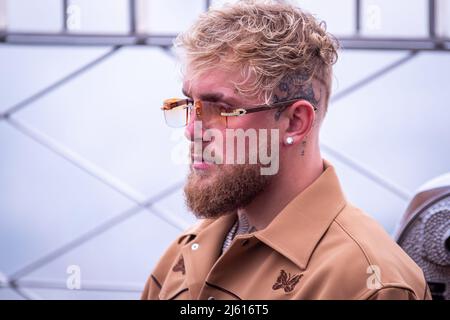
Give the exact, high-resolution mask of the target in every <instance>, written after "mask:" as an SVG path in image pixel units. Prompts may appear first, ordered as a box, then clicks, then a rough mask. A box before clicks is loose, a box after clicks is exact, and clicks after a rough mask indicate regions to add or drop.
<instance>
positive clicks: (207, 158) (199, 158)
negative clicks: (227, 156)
mask: <svg viewBox="0 0 450 320" xmlns="http://www.w3.org/2000/svg"><path fill="white" fill-rule="evenodd" d="M198 143H201V142H198ZM197 148H198V150H196V148H195V142H194V143H191V145H190V148H189V151H190V154H189V159H190V160H191V163H193V162H209V163H213V164H217V165H218V164H223V163H224V162H223V160H224V155H222V154H221V153H220V152H218V151H217V150H215V149H214V146H213V145H212V144H208V145H207V146H206V147H205V146H204V145H203V144H202V145H201V147H197ZM219 149H220V148H219Z"/></svg>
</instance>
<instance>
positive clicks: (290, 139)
mask: <svg viewBox="0 0 450 320" xmlns="http://www.w3.org/2000/svg"><path fill="white" fill-rule="evenodd" d="M286 143H287V144H293V143H294V138H292V137H287V138H286Z"/></svg>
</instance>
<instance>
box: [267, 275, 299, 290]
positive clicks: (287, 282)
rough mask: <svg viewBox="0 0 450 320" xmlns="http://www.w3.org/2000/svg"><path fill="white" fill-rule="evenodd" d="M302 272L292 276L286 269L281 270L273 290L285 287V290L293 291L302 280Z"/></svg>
mask: <svg viewBox="0 0 450 320" xmlns="http://www.w3.org/2000/svg"><path fill="white" fill-rule="evenodd" d="M302 276H303V275H302V274H296V275H293V276H292V277H291V274H290V273H289V275H288V274H287V273H286V271H284V270H281V272H280V275H279V276H278V278H277V281H276V282H275V283H274V285H273V286H272V289H273V290H278V289H281V288H283V289H284V292H286V293H287V292H291V291H292V290H294V288H295V286H296V285H297V283H298V282H299V281H300V278H301V277H302Z"/></svg>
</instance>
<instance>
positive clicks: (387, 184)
mask: <svg viewBox="0 0 450 320" xmlns="http://www.w3.org/2000/svg"><path fill="white" fill-rule="evenodd" d="M320 145H321V147H322V148H323V149H324V151H325V152H327V153H329V154H330V155H332V156H333V157H335V158H336V159H338V160H339V161H340V162H342V163H344V164H346V165H347V166H349V167H350V168H351V169H352V170H354V171H356V172H358V173H359V174H361V175H363V176H364V177H366V178H368V179H369V180H371V181H373V182H375V183H376V184H377V185H379V186H381V187H383V188H384V189H386V190H388V191H390V192H391V193H393V194H395V195H396V196H397V197H399V198H400V199H402V200H406V201H407V200H409V199H410V198H411V195H410V194H409V192H408V191H407V190H406V189H405V188H403V187H400V186H398V185H396V184H395V183H393V182H391V181H389V180H388V179H386V178H385V177H382V176H381V175H380V174H377V173H375V172H373V171H371V170H369V169H368V168H366V167H364V166H362V165H361V164H359V163H357V162H356V161H354V160H352V159H351V158H350V157H348V156H345V155H344V154H342V153H340V152H338V151H336V150H334V149H333V148H331V147H329V146H328V145H326V144H325V143H323V142H322V143H321V144H320Z"/></svg>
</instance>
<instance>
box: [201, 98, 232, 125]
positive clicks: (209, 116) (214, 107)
mask: <svg viewBox="0 0 450 320" xmlns="http://www.w3.org/2000/svg"><path fill="white" fill-rule="evenodd" d="M221 112H226V108H225V107H224V106H223V104H221V103H217V102H210V101H202V102H201V120H202V121H204V122H205V123H206V124H207V125H208V126H214V127H223V126H226V117H223V116H222V115H221V114H220V113H221Z"/></svg>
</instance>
